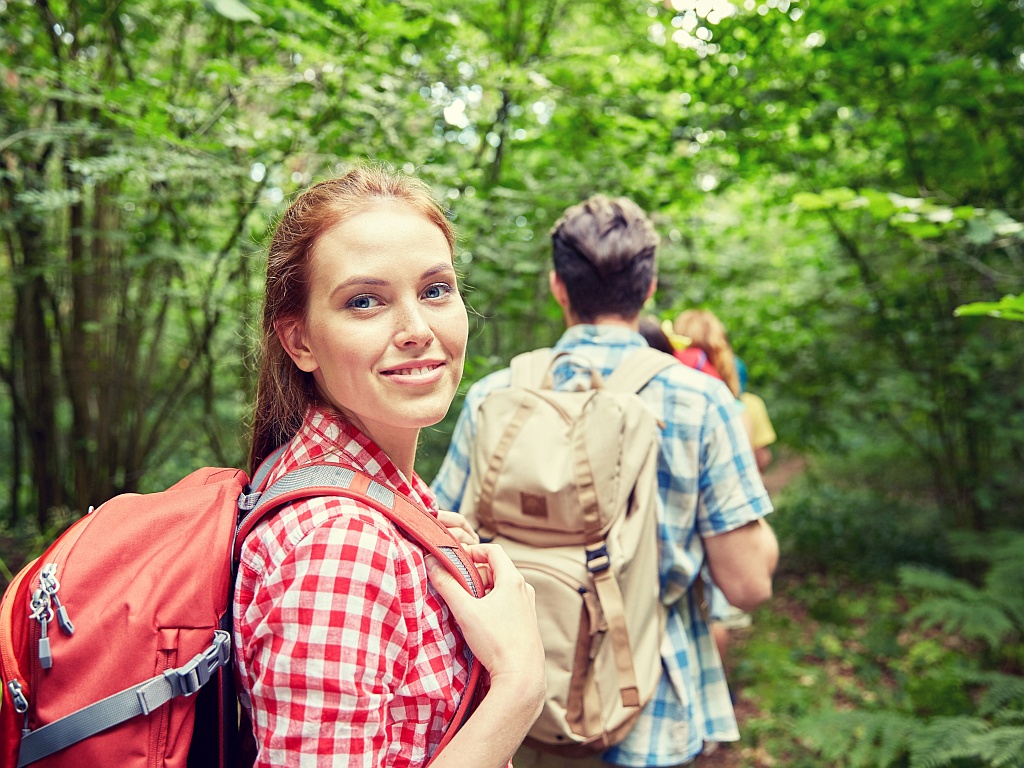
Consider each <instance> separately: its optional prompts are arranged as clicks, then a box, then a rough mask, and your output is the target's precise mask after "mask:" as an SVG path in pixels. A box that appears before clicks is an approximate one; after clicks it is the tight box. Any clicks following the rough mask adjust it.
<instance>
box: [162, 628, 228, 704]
mask: <svg viewBox="0 0 1024 768" xmlns="http://www.w3.org/2000/svg"><path fill="white" fill-rule="evenodd" d="M230 659H231V636H230V635H229V634H228V633H227V632H225V631H224V630H222V629H218V630H216V631H214V633H213V645H211V646H210V647H209V648H207V649H206V650H205V651H203V652H202V653H197V654H196V655H195V657H194V658H193V659H192V661H190V662H189V663H188V664H186V665H184V666H182V667H178V668H177V669H169V670H167V671H166V672H164V677H166V678H167V680H168V682H170V684H171V694H172V695H173V696H191V695H192V694H193V693H195V692H196V691H198V690H199V689H200V688H202V687H203V686H204V685H206V684H207V683H208V682H209V681H210V677H211V676H212V675H213V673H214V672H215V671H216V670H217V669H218V668H219V667H223V666H224V665H225V664H227V663H228V661H229V660H230Z"/></svg>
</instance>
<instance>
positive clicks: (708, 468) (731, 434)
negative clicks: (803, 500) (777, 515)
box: [697, 395, 772, 536]
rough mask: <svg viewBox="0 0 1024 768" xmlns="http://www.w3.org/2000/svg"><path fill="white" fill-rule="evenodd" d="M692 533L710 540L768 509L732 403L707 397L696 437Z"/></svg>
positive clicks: (766, 493) (763, 513) (766, 512)
mask: <svg viewBox="0 0 1024 768" xmlns="http://www.w3.org/2000/svg"><path fill="white" fill-rule="evenodd" d="M699 462H700V473H699V476H698V479H697V482H698V498H697V529H698V532H699V533H700V535H701V536H715V535H716V534H721V533H727V532H729V531H731V530H734V529H736V528H739V527H741V526H743V525H746V524H747V523H749V522H752V521H754V520H757V519H758V518H761V517H764V516H765V515H767V514H769V513H770V512H771V511H772V505H771V501H770V500H769V498H768V492H767V491H766V490H765V488H764V483H763V482H762V481H761V473H760V472H759V471H758V469H757V462H756V461H755V460H754V452H753V449H752V448H751V446H750V438H749V437H748V436H747V431H746V428H745V427H744V426H743V420H742V417H741V416H740V411H739V408H738V407H737V404H736V400H735V399H734V398H733V397H731V396H729V397H721V398H718V397H715V396H714V395H713V396H712V398H711V400H710V402H709V407H708V413H707V418H706V421H705V424H704V429H703V433H702V435H701V444H700V456H699Z"/></svg>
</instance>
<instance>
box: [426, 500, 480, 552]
mask: <svg viewBox="0 0 1024 768" xmlns="http://www.w3.org/2000/svg"><path fill="white" fill-rule="evenodd" d="M437 520H438V522H440V523H441V525H443V526H444V527H445V528H447V529H448V530H449V531H450V532H451V534H452V536H454V537H455V539H456V541H458V542H459V543H460V544H479V543H480V537H479V536H478V535H477V532H476V531H474V530H473V526H471V525H470V524H469V521H468V520H467V519H466V518H465V517H463V516H462V515H460V514H459V513H458V512H449V511H448V510H446V509H442V510H441V511H440V512H438V513H437Z"/></svg>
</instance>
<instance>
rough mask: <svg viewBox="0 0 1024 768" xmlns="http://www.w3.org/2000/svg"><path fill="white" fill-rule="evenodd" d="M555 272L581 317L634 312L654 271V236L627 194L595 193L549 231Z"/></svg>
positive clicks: (583, 319)
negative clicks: (606, 194)
mask: <svg viewBox="0 0 1024 768" xmlns="http://www.w3.org/2000/svg"><path fill="white" fill-rule="evenodd" d="M551 246H552V256H553V259H554V265H555V274H556V275H558V277H559V278H560V279H561V280H562V282H563V283H564V284H565V288H566V292H567V293H568V296H569V305H570V308H571V309H572V312H573V314H574V315H575V316H576V317H577V319H579V320H580V321H581V322H591V321H593V320H595V319H597V318H598V317H600V316H602V315H619V316H621V317H625V318H632V317H635V316H636V315H637V314H638V313H639V312H640V310H641V309H642V308H643V305H644V302H645V301H646V300H647V291H648V289H649V288H650V286H651V280H652V279H653V278H654V276H655V274H656V267H657V264H656V258H657V248H658V235H657V233H656V232H655V231H654V227H653V225H652V224H651V221H650V219H648V218H647V216H646V214H644V212H643V210H641V209H640V207H639V206H638V205H637V204H636V203H634V202H633V201H632V200H629V199H627V198H625V197H616V198H608V197H605V196H604V195H595V196H594V197H591V198H589V199H588V200H584V201H583V202H582V203H579V204H578V205H574V206H573V207H571V208H569V209H568V210H567V211H566V212H565V214H564V215H563V216H562V218H560V219H559V220H558V221H557V222H556V223H555V226H554V228H553V229H552V230H551Z"/></svg>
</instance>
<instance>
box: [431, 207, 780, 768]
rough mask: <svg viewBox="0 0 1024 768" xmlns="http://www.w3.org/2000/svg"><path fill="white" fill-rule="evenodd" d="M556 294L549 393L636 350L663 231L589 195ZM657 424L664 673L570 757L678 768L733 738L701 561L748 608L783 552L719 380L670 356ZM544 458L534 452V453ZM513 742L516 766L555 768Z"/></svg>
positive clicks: (477, 392) (485, 390)
mask: <svg viewBox="0 0 1024 768" xmlns="http://www.w3.org/2000/svg"><path fill="white" fill-rule="evenodd" d="M551 241H552V255H553V261H554V270H553V271H552V272H551V274H550V277H549V283H550V286H551V291H552V293H553V294H554V297H555V299H556V301H557V302H558V303H559V305H560V306H561V307H562V310H563V315H564V318H565V323H566V326H567V328H566V331H565V333H564V334H563V335H562V337H561V339H559V341H558V343H557V344H556V345H555V347H554V350H553V351H554V352H556V353H565V356H564V357H562V358H561V359H560V360H559V361H558V363H557V364H556V367H555V369H554V377H553V378H554V386H555V388H556V389H560V390H561V389H566V390H567V389H574V388H576V387H587V386H589V371H590V370H591V368H595V369H597V370H598V371H600V373H601V374H602V375H603V376H608V375H610V374H611V372H612V371H614V370H615V368H616V367H617V366H618V365H619V364H620V363H621V362H622V361H623V360H624V358H625V357H626V356H627V355H629V354H630V353H631V352H632V351H634V350H636V349H637V348H640V347H643V346H645V345H646V343H647V342H646V341H645V340H644V337H643V336H641V335H640V333H639V332H638V328H639V322H640V311H641V309H642V307H643V305H644V303H645V302H646V301H647V299H649V298H650V297H651V296H652V295H653V293H654V291H655V288H656V287H657V264H656V250H657V244H658V237H657V234H656V233H655V231H654V228H653V226H652V224H651V222H650V220H649V219H648V218H647V216H646V215H645V214H644V212H643V211H642V210H641V209H640V208H639V207H638V206H637V205H636V204H635V203H633V202H632V201H630V200H628V199H625V198H614V199H612V198H608V197H605V196H603V195H597V196H595V197H592V198H590V199H588V200H586V201H584V202H583V203H580V204H578V205H575V206H573V207H571V208H569V209H568V210H567V211H566V212H565V214H564V215H563V216H562V218H561V219H560V220H559V221H558V222H557V223H556V224H555V227H554V229H553V230H552V232H551ZM509 384H510V374H509V370H508V369H507V368H506V369H503V370H501V371H497V372H495V373H493V374H491V375H489V376H487V377H485V378H483V379H481V380H480V381H479V382H477V383H476V384H474V385H473V387H471V388H470V390H469V393H468V394H467V396H466V401H465V404H464V406H463V410H462V413H461V414H460V416H459V420H458V423H457V424H456V427H455V433H454V434H453V436H452V442H451V445H450V447H449V449H448V454H447V456H446V457H445V460H444V463H443V465H442V467H441V470H440V472H439V473H438V476H437V478H436V479H435V480H434V483H433V490H434V492H435V493H436V494H437V498H438V503H439V504H440V505H441V507H442V508H446V507H447V508H449V509H453V510H458V509H459V507H460V504H461V502H462V497H463V494H464V493H465V491H466V487H467V480H468V477H469V470H470V455H471V453H472V446H473V442H474V439H475V435H476V422H475V419H476V412H477V409H478V408H479V406H480V403H481V402H482V401H483V400H484V398H485V397H487V395H488V394H490V393H491V392H494V391H496V390H499V389H501V388H507V387H508V386H509ZM639 394H640V397H641V398H642V399H643V400H644V402H645V403H646V404H647V405H648V406H649V407H650V408H651V410H652V411H654V413H655V414H656V415H657V417H658V418H659V420H660V421H661V423H663V424H664V428H663V429H662V434H661V442H660V450H659V457H658V491H659V497H660V501H661V504H662V508H661V515H660V517H659V525H658V529H659V530H658V535H659V547H660V576H661V598H662V602H663V603H664V604H665V605H667V606H670V610H669V615H668V621H667V624H666V629H665V637H664V640H663V642H662V667H663V672H662V677H661V680H660V681H659V683H658V688H657V691H656V692H655V695H654V699H653V700H652V701H651V702H650V703H649V704H648V705H647V706H646V707H645V708H644V710H643V712H642V714H641V715H640V718H639V720H638V721H637V724H636V725H635V726H634V727H633V729H632V730H631V731H630V733H629V735H628V736H627V737H626V739H625V740H624V741H622V742H621V743H619V744H617V745H615V746H614V747H612V748H611V749H609V750H608V751H607V752H605V753H604V754H603V755H602V757H601V760H596V759H587V760H579V761H576V760H574V761H572V762H573V764H574V765H578V766H581V768H582V767H583V766H590V765H593V766H598V765H607V764H609V763H610V764H613V765H623V766H682V765H686V764H688V763H690V762H691V761H692V760H693V759H694V758H695V757H696V756H697V755H699V754H700V753H701V751H702V750H703V749H704V746H705V744H706V743H716V742H725V741H735V740H737V739H738V738H739V733H738V730H737V726H736V719H735V715H734V713H733V709H732V704H731V701H730V697H729V691H728V687H727V685H726V682H725V675H724V672H723V669H722V664H721V661H720V659H719V657H718V653H717V651H716V650H715V647H714V643H713V642H712V640H711V637H710V634H709V631H708V624H707V619H706V617H705V614H704V611H703V609H702V606H701V598H700V594H699V590H693V589H691V586H692V585H693V584H695V583H697V582H698V580H699V575H700V570H701V566H702V564H703V563H704V562H705V561H706V562H707V564H708V566H709V567H710V569H711V573H712V575H713V577H714V579H715V583H717V584H718V585H719V586H720V587H721V589H722V590H723V592H724V593H725V595H726V597H727V598H728V600H729V602H730V603H732V604H733V605H735V606H737V607H740V608H742V609H744V610H750V609H752V608H753V607H754V606H756V605H758V604H760V603H761V602H763V601H765V600H767V599H768V598H769V597H770V596H771V581H772V574H773V572H774V570H775V565H776V563H777V561H778V544H777V542H776V539H775V535H774V533H773V532H772V530H771V528H770V527H769V526H768V524H767V522H765V520H764V519H763V518H764V517H765V515H767V514H768V513H769V512H771V502H770V501H769V499H768V495H767V493H766V492H765V490H764V485H763V484H762V482H761V478H760V475H759V473H758V470H757V465H756V464H755V462H754V456H753V454H752V453H751V449H750V442H749V440H748V439H747V436H746V432H745V430H744V426H743V422H742V420H741V418H740V413H739V411H738V410H737V406H736V401H735V398H733V396H732V393H731V392H730V391H729V390H728V388H727V387H726V386H725V385H724V384H723V383H722V382H720V381H717V380H715V379H713V378H711V377H710V376H705V375H704V374H701V373H699V372H697V371H694V370H693V369H691V368H687V367H686V366H683V365H672V366H670V367H668V368H666V369H664V370H663V371H661V373H659V374H657V375H656V376H655V377H654V378H653V379H652V380H651V381H650V383H649V384H647V386H645V387H644V388H643V389H642V390H640V393H639ZM538 460H539V461H542V460H543V458H542V457H538ZM561 764H562V763H561V762H559V760H558V759H552V758H550V756H546V755H544V754H543V753H539V752H536V751H535V750H531V749H528V748H525V747H524V748H521V749H520V753H519V755H517V758H516V766H517V768H529V766H531V765H533V766H544V765H550V766H556V765H561Z"/></svg>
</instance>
